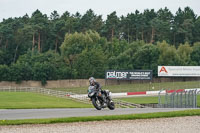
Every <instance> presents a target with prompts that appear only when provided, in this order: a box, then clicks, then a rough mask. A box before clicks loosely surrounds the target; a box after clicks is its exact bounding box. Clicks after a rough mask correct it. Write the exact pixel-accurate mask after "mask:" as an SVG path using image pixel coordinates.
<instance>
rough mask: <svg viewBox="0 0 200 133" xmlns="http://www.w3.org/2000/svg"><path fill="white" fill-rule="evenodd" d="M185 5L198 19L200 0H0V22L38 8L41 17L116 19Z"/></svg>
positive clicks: (30, 13)
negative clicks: (91, 15)
mask: <svg viewBox="0 0 200 133" xmlns="http://www.w3.org/2000/svg"><path fill="white" fill-rule="evenodd" d="M186 6H189V7H190V8H191V9H193V11H194V12H195V14H197V15H198V16H200V7H199V6H200V0H0V22H2V21H3V18H4V19H7V18H9V17H12V18H14V17H22V16H24V15H25V14H26V13H27V14H28V15H29V16H31V15H32V13H33V12H34V11H35V10H37V9H39V10H40V11H41V12H42V13H43V14H47V16H48V17H49V16H50V14H51V13H52V12H53V11H54V10H56V11H57V12H58V13H59V14H60V15H62V14H63V13H64V12H65V11H68V12H70V13H71V14H75V13H76V12H79V13H80V14H82V15H83V14H85V13H86V11H87V10H89V9H92V10H93V11H94V13H95V14H97V15H102V17H103V19H106V18H107V15H109V14H110V13H112V12H113V11H116V12H117V15H118V17H120V16H122V15H124V16H126V15H127V14H128V13H131V12H133V13H134V12H135V10H139V11H140V12H143V11H144V10H145V9H154V10H155V11H158V10H159V9H160V8H165V7H167V8H168V9H169V10H170V11H171V12H172V13H173V14H175V13H176V11H177V10H178V8H179V7H180V8H181V9H182V10H183V9H184V8H185V7H186Z"/></svg>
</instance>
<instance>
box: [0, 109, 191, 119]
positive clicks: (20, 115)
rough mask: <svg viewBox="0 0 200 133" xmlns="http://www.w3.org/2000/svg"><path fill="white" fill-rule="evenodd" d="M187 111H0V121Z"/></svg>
mask: <svg viewBox="0 0 200 133" xmlns="http://www.w3.org/2000/svg"><path fill="white" fill-rule="evenodd" d="M180 110H188V108H187V109H185V108H116V109H115V110H109V109H103V110H100V111H99V110H96V109H94V108H74V109H1V110H0V120H17V119H41V118H64V117H79V116H104V115H121V114H139V113H154V112H169V111H180Z"/></svg>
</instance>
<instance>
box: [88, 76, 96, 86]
mask: <svg viewBox="0 0 200 133" xmlns="http://www.w3.org/2000/svg"><path fill="white" fill-rule="evenodd" d="M95 82H96V80H95V78H94V77H90V78H89V83H90V84H91V85H92V84H93V83H95Z"/></svg>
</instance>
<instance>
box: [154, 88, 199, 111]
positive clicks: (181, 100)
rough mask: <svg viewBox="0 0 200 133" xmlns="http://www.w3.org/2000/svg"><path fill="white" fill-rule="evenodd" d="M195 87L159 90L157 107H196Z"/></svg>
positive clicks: (196, 91)
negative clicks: (191, 88) (171, 90)
mask: <svg viewBox="0 0 200 133" xmlns="http://www.w3.org/2000/svg"><path fill="white" fill-rule="evenodd" d="M198 94H199V91H198V90H197V89H193V90H184V91H174V92H168V91H167V92H166V93H165V95H163V94H162V90H161V91H160V92H159V98H158V107H160V108H197V95H198Z"/></svg>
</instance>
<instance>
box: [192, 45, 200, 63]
mask: <svg viewBox="0 0 200 133" xmlns="http://www.w3.org/2000/svg"><path fill="white" fill-rule="evenodd" d="M192 49H193V51H192V53H191V59H192V63H193V65H200V60H199V59H200V42H197V43H195V44H194V46H193V47H192Z"/></svg>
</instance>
